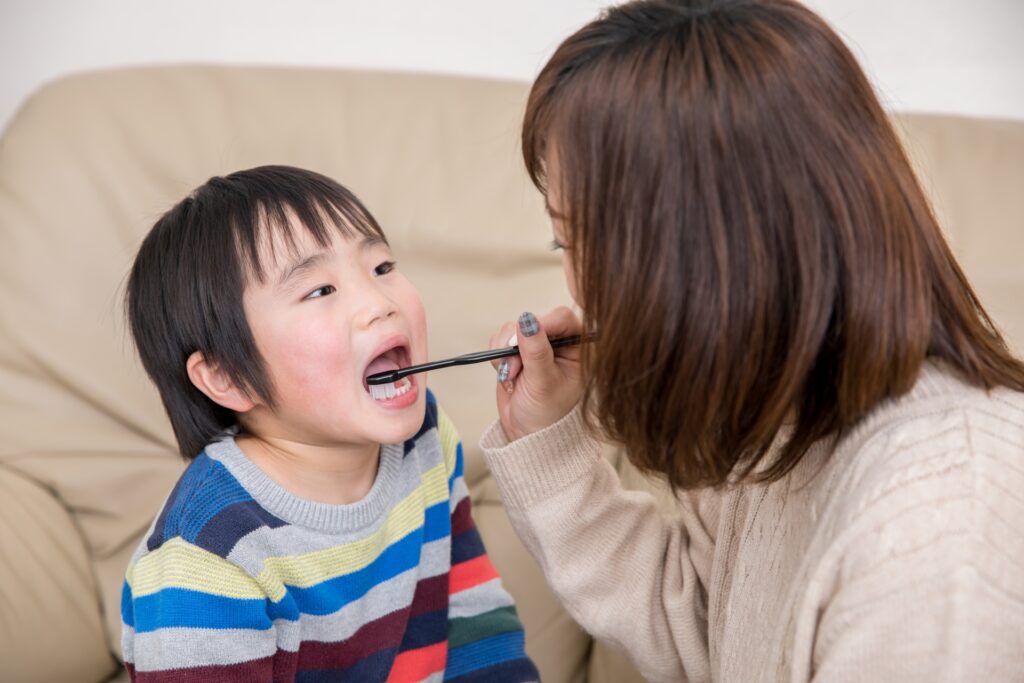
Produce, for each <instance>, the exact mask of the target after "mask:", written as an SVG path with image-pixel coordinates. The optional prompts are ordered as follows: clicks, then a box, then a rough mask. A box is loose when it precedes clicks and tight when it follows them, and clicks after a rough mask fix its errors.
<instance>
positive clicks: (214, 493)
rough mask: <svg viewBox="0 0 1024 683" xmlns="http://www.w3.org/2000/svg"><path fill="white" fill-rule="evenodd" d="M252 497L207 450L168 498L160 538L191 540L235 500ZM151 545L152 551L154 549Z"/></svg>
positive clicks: (194, 541)
mask: <svg viewBox="0 0 1024 683" xmlns="http://www.w3.org/2000/svg"><path fill="white" fill-rule="evenodd" d="M249 500H252V496H250V495H249V493H248V491H246V490H245V488H244V487H243V486H242V485H241V484H240V483H239V482H238V480H237V479H235V478H234V476H232V474H231V473H230V472H228V470H227V468H226V467H224V465H223V464H221V463H220V462H218V461H216V460H214V459H212V458H211V457H210V456H209V455H207V454H206V453H205V452H203V453H200V454H199V456H198V457H196V459H195V460H193V461H192V463H191V464H190V465H189V466H188V469H186V470H185V473H184V474H182V476H181V480H180V481H179V482H178V486H177V487H176V492H175V494H174V496H173V497H172V499H170V500H168V501H167V504H166V515H162V517H163V519H162V522H161V523H160V525H159V526H160V527H161V528H160V535H161V539H160V540H161V541H166V540H167V539H169V538H173V537H175V536H181V537H182V538H183V539H185V540H186V541H188V542H189V543H193V544H195V543H196V538H197V537H198V536H199V533H200V532H201V531H202V530H203V528H204V527H205V526H206V523H207V522H209V521H210V520H211V519H212V518H213V517H214V516H216V515H217V513H219V512H220V511H221V510H223V509H224V508H226V507H229V506H231V505H234V504H235V503H241V502H245V501H249ZM154 549H155V548H154V547H153V544H152V543H151V544H150V550H154Z"/></svg>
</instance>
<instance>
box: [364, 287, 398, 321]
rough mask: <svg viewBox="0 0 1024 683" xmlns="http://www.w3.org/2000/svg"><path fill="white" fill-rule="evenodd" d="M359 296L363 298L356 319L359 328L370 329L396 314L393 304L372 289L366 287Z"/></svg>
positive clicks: (389, 299) (395, 306)
mask: <svg viewBox="0 0 1024 683" xmlns="http://www.w3.org/2000/svg"><path fill="white" fill-rule="evenodd" d="M361 296H363V297H364V298H363V302H362V305H361V307H360V309H359V313H358V319H357V324H359V325H360V326H361V327H370V326H371V325H373V324H375V323H377V322H379V321H382V320H386V319H388V318H390V317H392V316H394V315H397V314H398V306H397V305H396V304H395V302H394V301H392V300H391V298H390V297H388V296H386V295H385V294H384V293H383V292H380V291H378V290H377V289H376V288H374V287H368V288H367V289H366V291H365V292H364V293H363V294H362V295H361Z"/></svg>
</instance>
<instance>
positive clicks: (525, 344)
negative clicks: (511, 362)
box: [517, 312, 554, 368]
mask: <svg viewBox="0 0 1024 683" xmlns="http://www.w3.org/2000/svg"><path fill="white" fill-rule="evenodd" d="M517 336H518V340H519V357H520V358H522V359H523V367H524V368H525V367H530V366H531V365H536V364H537V363H540V364H544V363H551V362H553V360H554V351H552V349H551V343H550V342H549V341H548V336H547V334H545V332H544V330H542V329H541V327H540V322H538V321H537V317H536V316H535V315H534V314H533V313H529V312H526V313H523V314H522V315H521V316H519V332H518V334H517Z"/></svg>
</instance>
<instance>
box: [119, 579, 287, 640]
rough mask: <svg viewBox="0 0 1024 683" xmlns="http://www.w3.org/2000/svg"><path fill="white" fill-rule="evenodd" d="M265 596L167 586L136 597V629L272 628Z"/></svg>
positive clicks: (144, 631)
mask: <svg viewBox="0 0 1024 683" xmlns="http://www.w3.org/2000/svg"><path fill="white" fill-rule="evenodd" d="M268 602H269V601H268V600H266V599H265V598H251V599H238V598H227V597H224V596H221V595H211V594H210V593H201V592H199V591H193V590H188V589H185V588H164V589H163V590H160V591H158V592H156V593H152V594H150V595H144V596H142V597H141V598H136V599H135V601H134V609H135V616H136V619H135V631H136V633H147V632H149V631H156V630H157V629H161V628H175V627H183V628H248V629H255V630H258V631H264V630H266V629H269V628H273V622H272V620H271V617H270V616H269V615H268V613H267V611H268V607H269V605H268V604H267V603H268Z"/></svg>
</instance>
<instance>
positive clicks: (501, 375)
mask: <svg viewBox="0 0 1024 683" xmlns="http://www.w3.org/2000/svg"><path fill="white" fill-rule="evenodd" d="M506 381H508V361H507V360H503V361H501V364H500V365H499V366H498V384H504V383H505V382H506Z"/></svg>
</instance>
